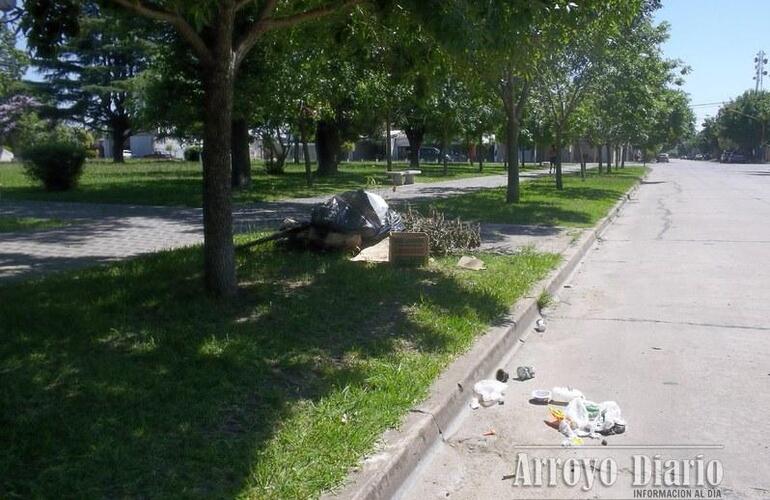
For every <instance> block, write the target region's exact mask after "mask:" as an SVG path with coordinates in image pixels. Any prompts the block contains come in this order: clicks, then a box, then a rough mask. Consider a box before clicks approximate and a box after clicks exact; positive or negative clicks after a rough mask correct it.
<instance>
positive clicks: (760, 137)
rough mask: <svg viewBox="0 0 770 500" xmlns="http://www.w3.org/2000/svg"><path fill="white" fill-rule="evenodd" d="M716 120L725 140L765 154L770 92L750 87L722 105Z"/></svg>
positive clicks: (759, 155) (746, 149)
mask: <svg viewBox="0 0 770 500" xmlns="http://www.w3.org/2000/svg"><path fill="white" fill-rule="evenodd" d="M716 121H717V124H718V131H719V132H718V133H719V137H720V138H721V140H722V142H723V143H725V144H731V145H735V146H737V148H738V149H740V150H741V151H742V152H744V153H747V154H752V155H753V156H754V157H755V158H763V156H764V154H763V153H764V148H765V145H766V144H767V131H768V125H770V92H767V91H760V92H755V91H753V90H750V91H746V92H745V93H744V94H742V95H740V96H738V97H737V98H735V99H734V100H732V101H730V102H729V103H727V104H725V105H724V106H722V108H721V109H720V110H719V113H718V115H717V119H716ZM725 149H730V148H729V147H728V148H725Z"/></svg>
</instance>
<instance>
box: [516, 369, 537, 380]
mask: <svg viewBox="0 0 770 500" xmlns="http://www.w3.org/2000/svg"><path fill="white" fill-rule="evenodd" d="M516 376H517V377H519V380H521V381H524V380H529V379H531V378H535V369H534V368H532V367H531V366H520V367H518V368H516Z"/></svg>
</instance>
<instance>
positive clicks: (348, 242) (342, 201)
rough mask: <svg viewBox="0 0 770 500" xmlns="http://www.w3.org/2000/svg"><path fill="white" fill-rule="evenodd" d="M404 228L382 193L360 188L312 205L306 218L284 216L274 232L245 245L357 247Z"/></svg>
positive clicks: (311, 247)
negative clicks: (305, 219) (279, 244)
mask: <svg viewBox="0 0 770 500" xmlns="http://www.w3.org/2000/svg"><path fill="white" fill-rule="evenodd" d="M403 230H404V224H403V222H402V220H401V215H399V214H398V212H396V211H395V210H393V209H391V208H390V207H389V206H388V203H387V202H386V201H385V200H384V199H383V198H382V197H381V196H379V195H377V194H374V193H371V192H369V191H364V190H363V189H359V190H357V191H347V192H344V193H342V194H338V195H335V196H332V197H331V198H329V199H328V200H327V201H325V202H323V203H318V204H316V205H314V206H313V208H312V209H311V212H310V220H309V221H297V220H295V219H284V221H283V224H282V225H281V227H280V229H279V230H278V232H277V233H275V234H272V235H270V236H267V237H265V238H262V239H260V240H256V241H254V242H251V243H248V244H247V245H245V246H253V245H257V244H260V243H264V242H266V241H278V242H279V243H282V244H285V245H287V246H290V247H294V248H301V249H312V250H342V251H360V250H361V249H363V248H366V247H369V246H372V245H374V244H376V243H377V242H379V241H380V240H382V239H384V238H385V237H387V236H388V235H389V234H390V233H391V232H398V231H403Z"/></svg>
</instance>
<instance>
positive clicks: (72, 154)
mask: <svg viewBox="0 0 770 500" xmlns="http://www.w3.org/2000/svg"><path fill="white" fill-rule="evenodd" d="M22 157H23V159H24V170H25V171H26V174H27V176H29V177H30V178H31V179H33V180H36V181H39V182H41V183H42V184H43V187H45V189H46V191H66V190H68V189H70V188H72V187H74V186H75V185H77V182H78V178H80V175H81V174H82V173H83V164H84V163H85V161H86V151H85V149H84V148H83V146H81V145H79V144H74V143H71V142H49V143H44V144H37V145H34V146H30V147H28V148H26V149H25V150H24V152H23V154H22Z"/></svg>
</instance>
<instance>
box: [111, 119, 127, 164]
mask: <svg viewBox="0 0 770 500" xmlns="http://www.w3.org/2000/svg"><path fill="white" fill-rule="evenodd" d="M125 140H126V127H125V126H124V125H122V124H118V123H116V124H114V125H113V126H112V161H113V162H114V163H124V162H125V159H124V158H123V142H124V141H125Z"/></svg>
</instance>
